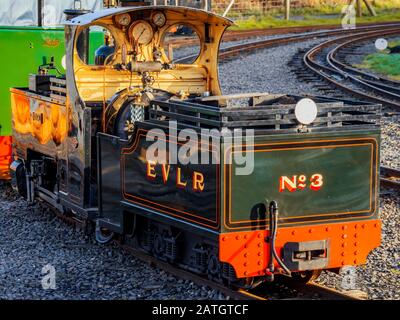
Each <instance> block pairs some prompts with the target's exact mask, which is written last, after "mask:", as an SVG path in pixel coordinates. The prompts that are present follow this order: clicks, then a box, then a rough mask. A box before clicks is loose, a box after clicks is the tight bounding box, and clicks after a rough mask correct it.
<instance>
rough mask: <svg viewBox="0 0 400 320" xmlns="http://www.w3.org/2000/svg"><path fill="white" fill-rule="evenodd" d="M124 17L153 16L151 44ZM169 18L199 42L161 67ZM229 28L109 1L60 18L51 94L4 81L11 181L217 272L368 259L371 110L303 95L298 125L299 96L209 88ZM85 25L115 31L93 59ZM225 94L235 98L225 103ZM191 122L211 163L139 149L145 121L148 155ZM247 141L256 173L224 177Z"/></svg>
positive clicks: (104, 227)
mask: <svg viewBox="0 0 400 320" xmlns="http://www.w3.org/2000/svg"><path fill="white" fill-rule="evenodd" d="M156 11H157V12H162V13H163V14H164V15H165V17H166V24H165V25H164V26H161V27H157V26H155V25H151V17H152V15H153V14H154V12H156ZM122 14H128V15H129V16H130V19H131V20H132V21H133V22H132V23H135V22H137V21H146V23H148V24H150V25H151V26H152V29H153V37H152V39H151V41H150V42H149V43H146V44H141V45H135V44H134V42H133V43H132V41H131V40H132V39H130V36H129V35H128V32H129V31H128V30H130V28H127V27H126V26H121V25H118V23H116V19H117V17H118V16H119V15H122ZM177 24H185V25H188V26H190V27H192V28H193V29H194V30H195V32H196V34H197V35H198V36H199V39H200V42H201V51H200V54H199V56H198V57H197V59H196V60H195V61H194V62H193V63H191V64H174V63H172V62H171V61H170V60H169V59H168V57H167V55H166V52H165V48H164V47H163V39H164V38H163V36H164V34H165V32H166V31H167V30H168V28H170V27H171V26H174V25H177ZM231 24H232V22H231V21H229V20H228V19H225V18H222V17H219V16H216V15H214V14H211V13H208V12H205V11H202V10H196V9H191V8H184V7H168V6H165V7H164V6H156V7H152V6H147V7H134V8H117V9H108V10H104V11H102V12H98V13H89V14H87V15H83V16H80V17H77V18H74V19H72V20H70V21H68V22H67V24H66V27H65V35H66V54H67V75H66V79H63V78H56V77H51V78H50V85H49V88H48V89H49V90H47V91H48V92H46V90H44V91H43V90H38V91H37V92H32V91H30V90H28V89H26V88H25V89H24V88H14V89H12V90H11V94H12V108H13V134H14V155H15V157H16V160H15V161H14V162H13V164H12V169H13V178H14V184H15V186H16V187H17V188H18V190H19V192H20V193H21V194H22V195H23V196H25V197H26V198H27V200H28V201H34V200H35V199H36V198H37V197H39V198H42V199H44V200H46V201H47V202H49V203H50V204H51V205H53V206H54V207H56V208H57V209H58V210H60V211H62V212H64V214H68V215H71V214H72V215H76V216H78V217H79V218H81V219H88V220H90V221H93V222H95V223H96V238H97V240H98V241H99V242H102V243H105V242H107V241H109V240H111V239H112V238H113V237H114V236H116V235H119V236H120V237H121V238H122V239H123V240H124V241H126V242H127V243H129V244H131V245H133V246H137V247H139V248H141V249H142V250H145V251H147V252H149V253H151V254H154V255H155V256H157V257H158V258H160V259H163V260H166V261H169V262H170V263H173V264H176V265H179V266H181V267H182V268H186V269H189V270H192V271H194V272H197V273H200V274H206V275H208V277H210V278H212V279H214V280H216V281H227V282H229V283H232V284H237V285H245V286H249V285H251V284H252V283H253V281H254V280H255V279H261V281H266V280H272V279H273V275H274V274H276V273H288V274H290V273H293V275H298V274H301V275H307V278H306V279H310V278H311V277H312V276H313V275H315V274H317V273H318V272H319V271H320V270H322V269H328V270H337V269H338V268H340V267H342V266H346V265H358V264H363V263H365V261H366V258H367V255H368V254H369V253H370V251H371V250H372V249H373V248H375V247H377V246H378V245H379V243H380V220H379V218H378V214H379V206H378V201H379V192H378V191H379V144H380V141H379V139H380V129H379V112H380V106H377V105H372V104H364V103H354V104H353V105H344V104H343V103H342V102H340V101H336V100H334V99H327V98H323V97H314V98H313V99H314V101H315V102H316V103H317V108H318V115H317V117H316V119H315V120H314V122H313V123H311V124H308V125H302V124H301V123H299V120H298V119H297V118H296V116H295V109H296V104H297V102H299V101H300V100H301V99H302V97H298V96H288V95H282V94H281V95H271V94H263V93H257V94H245V95H240V96H222V95H221V90H220V87H219V81H218V58H217V57H218V49H219V44H220V40H221V38H222V35H223V33H224V31H225V30H226V28H227V27H229V26H230V25H231ZM93 25H100V26H102V27H104V28H106V29H107V30H108V31H109V32H110V33H111V35H112V36H113V38H114V40H115V44H114V45H115V47H114V48H113V50H114V53H113V54H112V55H111V56H110V57H107V58H106V59H105V60H104V61H103V64H102V65H94V66H93V65H87V64H85V63H83V61H82V60H81V59H80V57H79V48H78V47H79V37H80V36H81V35H82V34H84V31H85V30H86V29H87V28H88V27H89V26H93ZM138 50H139V51H140V55H139V54H138ZM127 56H129V59H130V61H129V62H128V59H127ZM138 57H140V58H138ZM106 61H109V62H110V63H109V64H107V63H106ZM149 80H151V81H149ZM237 98H240V99H247V100H248V104H247V105H246V106H241V107H235V106H232V105H231V100H237ZM128 107H129V108H128ZM137 107H138V108H139V107H140V108H141V109H140V110H145V114H146V117H145V118H143V119H140V120H137V119H136V120H135V121H134V122H133V123H130V124H131V125H133V130H131V131H130V136H121V134H119V133H121V131H118V130H119V129H118V128H119V126H118V121H120V122H121V121H122V122H125V121H126V120H127V119H131V118H132V114H133V111H132V110H136V109H135V108H137ZM132 108H133V109H132ZM126 110H130V111H129V112H130V115H129V117H128V118H126V117H125V116H126V112H127V111H126ZM124 117H125V118H124ZM110 119H111V120H112V121H113V122H112V125H108V124H107V125H106V121H105V120H107V121H108V120H110ZM121 119H122V120H121ZM111 120H110V121H111ZM171 121H172V122H173V123H175V124H176V132H175V133H171V130H170V128H169V124H170V122H171ZM107 123H108V122H107ZM188 128H190V129H191V130H193V132H195V133H196V135H198V137H200V138H201V137H203V135H204V133H203V131H202V130H204V129H211V130H214V131H213V132H214V134H215V135H216V138H217V140H216V141H217V143H213V144H211V145H210V146H207V147H206V148H203V147H202V145H201V143H200V144H196V145H195V147H196V148H197V149H196V150H197V152H198V154H201V153H205V154H209V156H210V157H211V158H212V155H214V157H218V158H219V159H221V162H220V163H217V164H179V163H178V164H173V163H168V162H167V163H156V162H153V161H152V159H148V158H146V157H144V156H143V154H144V153H145V151H146V150H148V149H149V144H150V142H149V141H148V137H149V132H152V130H154V129H158V130H161V131H163V132H167V138H166V140H167V142H170V143H171V144H167V145H168V146H167V147H166V149H164V150H162V151H161V152H165V153H170V152H172V151H171V149H170V148H171V145H174V144H175V145H176V146H178V145H179V147H177V148H178V149H180V148H182V144H183V143H182V142H177V140H176V136H174V135H178V134H179V133H180V132H181V131H182V130H184V129H188ZM230 129H233V130H237V129H251V130H253V131H252V132H253V135H252V139H253V140H254V142H252V143H250V144H249V146H246V144H247V142H246V141H247V140H246V139H244V138H240V139H239V140H238V139H236V140H238V143H239V144H238V146H237V145H234V146H233V147H232V145H229V143H228V141H229V137H228V134H227V133H228V132H229V130H230ZM208 138H210V137H208ZM200 140H201V139H199V141H200ZM236 140H235V141H236ZM247 147H249V150H250V152H253V153H254V164H255V167H254V168H255V169H254V171H253V172H252V173H251V174H249V175H248V176H237V175H232V174H231V172H232V170H234V169H235V168H236V167H237V165H236V164H235V163H234V162H231V161H230V160H229V159H230V157H232V154H234V153H237V152H240V153H242V152H243V150H247ZM210 157H209V158H210ZM300 177H301V178H300ZM303 177H304V179H303ZM322 178H323V179H324V185H323V184H322V181H320V182H318V179H322ZM297 179H299V180H297ZM307 179H308V180H307ZM249 188H250V190H251V191H249ZM285 188H286V189H285ZM277 205H278V206H279V207H280V212H279V213H278V208H277ZM268 214H269V216H268ZM278 214H279V215H278Z"/></svg>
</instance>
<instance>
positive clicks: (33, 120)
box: [11, 89, 68, 145]
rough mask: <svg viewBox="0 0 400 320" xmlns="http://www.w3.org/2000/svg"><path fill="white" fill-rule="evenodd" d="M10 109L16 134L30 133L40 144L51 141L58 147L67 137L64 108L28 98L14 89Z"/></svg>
mask: <svg viewBox="0 0 400 320" xmlns="http://www.w3.org/2000/svg"><path fill="white" fill-rule="evenodd" d="M11 108H12V115H13V126H14V130H15V131H16V132H18V133H21V134H29V133H30V134H31V135H32V136H34V137H35V138H36V139H37V140H38V141H39V143H41V144H46V143H48V142H49V141H51V140H52V141H53V142H54V143H55V144H57V145H58V144H60V143H61V142H62V141H63V140H64V138H65V137H66V136H67V131H68V126H67V113H66V107H65V106H62V105H59V104H55V103H50V102H47V101H44V100H41V99H37V98H33V97H28V96H26V95H25V93H24V92H23V91H18V90H15V89H14V90H13V91H12V93H11Z"/></svg>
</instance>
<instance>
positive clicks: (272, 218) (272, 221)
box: [268, 200, 291, 281]
mask: <svg viewBox="0 0 400 320" xmlns="http://www.w3.org/2000/svg"><path fill="white" fill-rule="evenodd" d="M278 216H279V211H278V204H277V202H276V201H274V200H273V201H271V202H270V204H269V225H270V229H269V232H270V234H269V245H270V260H269V267H268V268H269V272H270V273H272V275H271V274H270V275H269V277H270V279H272V281H273V279H274V275H273V272H274V271H275V267H274V259H275V260H276V261H277V262H278V264H279V266H280V267H281V268H282V269H283V271H284V272H285V273H286V275H288V276H291V271H290V270H289V268H288V267H287V266H286V265H285V264H284V263H283V261H282V260H281V258H280V257H279V255H278V253H277V252H276V248H275V241H276V234H277V231H278Z"/></svg>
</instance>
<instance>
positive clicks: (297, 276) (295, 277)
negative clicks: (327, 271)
mask: <svg viewBox="0 0 400 320" xmlns="http://www.w3.org/2000/svg"><path fill="white" fill-rule="evenodd" d="M321 272H322V270H310V271H302V272H293V273H292V278H291V280H292V281H295V282H298V283H308V282H310V281H313V280H315V279H317V278H318V277H319V276H320V274H321Z"/></svg>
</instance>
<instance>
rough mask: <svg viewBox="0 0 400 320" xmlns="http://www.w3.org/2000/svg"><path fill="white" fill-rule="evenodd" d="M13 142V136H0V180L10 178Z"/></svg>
mask: <svg viewBox="0 0 400 320" xmlns="http://www.w3.org/2000/svg"><path fill="white" fill-rule="evenodd" d="M11 144H12V138H11V137H9V136H5V137H0V180H9V179H10V164H11V159H12V158H11Z"/></svg>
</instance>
